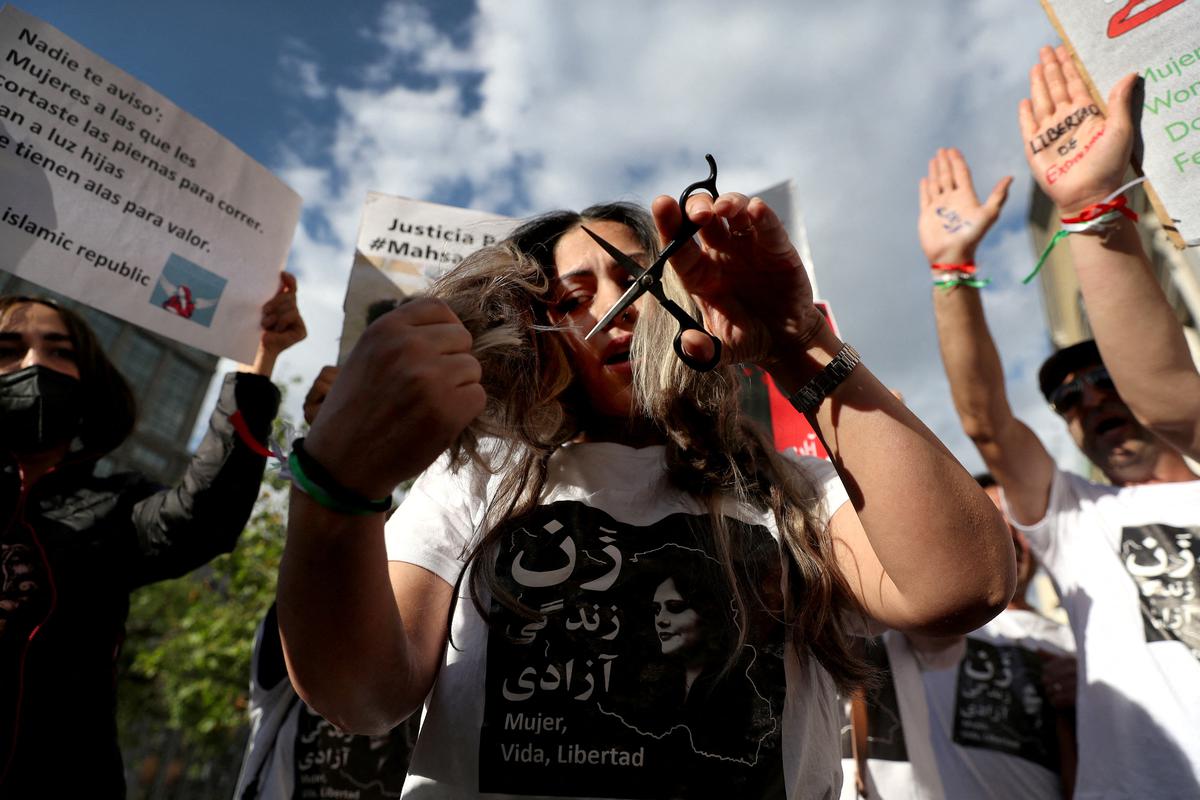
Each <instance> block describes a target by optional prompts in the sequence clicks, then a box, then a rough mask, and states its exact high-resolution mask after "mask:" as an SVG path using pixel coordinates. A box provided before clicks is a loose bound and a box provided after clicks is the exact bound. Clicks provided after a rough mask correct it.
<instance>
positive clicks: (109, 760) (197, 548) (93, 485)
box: [0, 273, 305, 798]
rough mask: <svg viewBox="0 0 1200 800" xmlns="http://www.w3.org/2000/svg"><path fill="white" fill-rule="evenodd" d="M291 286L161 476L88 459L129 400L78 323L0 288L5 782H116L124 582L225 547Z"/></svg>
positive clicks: (71, 788) (125, 430)
mask: <svg viewBox="0 0 1200 800" xmlns="http://www.w3.org/2000/svg"><path fill="white" fill-rule="evenodd" d="M295 290H296V284H295V279H294V278H292V277H291V276H290V275H287V274H286V273H285V274H284V275H283V276H282V278H281V283H280V288H279V290H278V292H277V293H276V295H275V296H274V297H273V298H272V299H271V300H270V301H268V302H267V303H266V304H265V305H264V306H263V318H262V333H261V337H260V341H259V348H258V353H257V356H256V358H255V362H254V364H253V365H246V366H244V367H243V368H242V371H239V372H236V373H234V374H231V375H228V376H226V378H225V381H224V383H223V385H222V388H221V392H220V395H219V397H218V400H217V407H216V409H215V410H214V411H213V415H212V418H211V420H210V422H209V430H208V433H207V434H206V436H205V437H204V440H203V441H202V442H201V443H200V446H199V447H198V449H197V450H196V453H195V455H194V456H193V458H192V460H191V462H190V463H189V465H188V468H187V471H186V472H185V474H184V477H183V479H182V481H181V482H180V483H179V484H178V485H177V486H175V487H173V488H170V489H164V488H162V487H161V486H158V485H155V484H154V483H152V482H151V481H149V480H148V479H146V478H145V477H143V476H141V475H138V474H134V473H117V474H112V475H107V476H103V477H101V476H99V475H97V474H95V472H94V468H95V466H96V462H97V460H98V459H99V458H101V457H102V456H103V455H104V454H105V453H108V452H110V451H111V450H113V449H114V448H116V447H117V446H118V445H119V444H120V443H121V442H122V441H123V440H124V439H125V438H126V437H127V436H128V435H129V433H130V432H131V431H132V429H133V426H134V422H135V404H134V398H133V394H132V392H131V391H130V388H129V386H128V384H127V383H126V382H125V380H124V379H123V378H122V377H121V375H120V373H119V372H118V371H117V370H116V368H115V367H114V366H113V365H112V363H111V362H110V361H109V360H108V358H107V357H106V356H105V354H104V352H103V350H102V349H101V348H100V345H99V343H98V341H97V340H96V338H95V336H94V334H93V333H92V332H91V330H90V328H89V327H88V325H87V323H86V322H84V320H83V319H82V318H81V317H80V316H78V315H77V314H75V313H74V312H72V311H71V310H69V309H67V308H63V307H61V306H59V305H57V304H56V303H54V302H53V301H50V300H46V299H41V298H32V297H19V296H8V297H2V298H0V796H3V797H6V798H7V797H13V798H17V797H96V798H117V797H124V796H125V781H124V771H123V767H122V763H121V754H120V750H119V748H118V743H117V735H116V734H117V732H116V720H115V706H116V692H115V675H114V672H113V671H114V668H115V665H116V661H117V656H118V653H119V651H120V648H121V643H122V640H123V638H124V623H125V618H126V616H127V614H128V611H129V593H130V592H131V591H133V590H134V589H136V588H138V587H139V586H144V585H146V584H149V583H153V582H155V581H159V580H164V579H167V578H173V577H178V576H180V575H183V574H184V573H186V572H188V571H190V570H192V569H194V568H196V567H198V566H200V565H202V564H204V563H206V562H207V561H209V560H211V559H212V558H213V557H215V556H217V555H219V554H221V553H224V552H228V551H230V550H232V549H233V547H234V544H235V543H236V541H237V537H238V535H239V534H240V532H241V530H242V528H243V527H244V525H245V523H246V521H247V520H248V519H249V516H250V513H251V510H252V508H253V506H254V502H255V500H256V499H257V497H258V490H259V484H260V481H261V479H262V474H263V468H264V466H265V463H266V459H265V458H264V455H263V452H264V447H263V445H262V444H261V443H262V442H265V441H266V439H267V436H268V434H269V432H270V424H271V420H272V419H273V417H274V416H275V412H276V410H277V408H278V404H279V391H278V390H277V389H276V388H275V387H274V385H272V383H271V381H270V377H269V376H270V374H271V371H272V369H273V367H274V364H275V359H276V357H277V356H278V355H279V353H280V352H282V351H283V350H284V349H286V348H287V347H289V346H291V345H292V344H294V343H295V342H298V341H300V340H301V339H303V338H304V335H305V328H304V322H303V320H302V319H301V317H300V315H299V312H298V310H297V309H296V302H295Z"/></svg>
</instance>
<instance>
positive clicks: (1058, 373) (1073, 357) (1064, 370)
mask: <svg viewBox="0 0 1200 800" xmlns="http://www.w3.org/2000/svg"><path fill="white" fill-rule="evenodd" d="M1103 363H1104V360H1103V359H1101V358H1100V350H1099V348H1097V347H1096V342H1095V340H1094V339H1088V340H1087V341H1086V342H1080V343H1079V344H1073V345H1071V346H1070V347H1064V348H1063V349H1062V350H1059V351H1058V352H1057V353H1054V354H1053V355H1051V356H1050V357H1049V358H1047V359H1046V361H1045V363H1043V364H1042V368H1041V369H1039V370H1038V386H1039V387H1040V388H1041V390H1042V396H1043V397H1045V398H1046V402H1050V393H1051V392H1053V391H1054V390H1055V389H1057V388H1058V387H1059V386H1061V385H1062V382H1063V378H1065V377H1067V375H1069V374H1070V373H1072V372H1076V371H1077V370H1079V369H1081V368H1082V367H1093V366H1096V365H1098V364H1103Z"/></svg>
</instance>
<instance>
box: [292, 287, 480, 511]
mask: <svg viewBox="0 0 1200 800" xmlns="http://www.w3.org/2000/svg"><path fill="white" fill-rule="evenodd" d="M471 343H472V339H471V334H470V333H469V332H468V331H467V329H466V328H465V327H463V324H462V323H461V322H459V320H458V317H456V316H454V313H453V312H452V311H451V310H450V309H449V307H448V306H447V305H446V304H445V303H443V302H442V301H440V300H433V299H430V298H419V299H415V300H412V301H410V302H408V303H405V304H404V305H402V306H400V307H399V308H397V309H396V310H394V311H389V312H388V313H387V314H384V315H383V316H382V317H380V318H379V319H377V320H375V322H373V323H371V324H370V325H369V326H368V327H367V330H366V332H365V333H363V335H362V338H361V339H359V340H358V343H357V344H356V345H355V346H354V350H352V351H351V353H350V356H349V358H347V360H346V363H345V364H344V365H343V366H342V367H341V370H340V372H339V373H338V375H337V380H336V381H334V383H333V386H332V387H331V388H330V390H329V394H328V395H327V396H326V397H325V399H324V402H323V403H322V404H321V409H320V414H318V415H317V416H316V419H315V421H314V422H313V426H312V428H311V430H310V431H309V434H308V437H307V439H306V440H305V449H307V450H308V452H309V454H310V455H312V457H313V458H314V459H316V460H317V461H318V462H319V463H320V464H321V466H323V467H324V468H325V469H326V470H328V471H329V472H330V473H332V474H333V476H334V477H335V478H337V480H338V481H339V482H340V483H341V484H342V485H343V486H345V487H346V488H348V489H351V490H353V491H355V492H358V493H359V494H361V495H362V496H364V497H369V498H378V497H386V496H387V495H388V494H390V493H391V491H392V489H394V488H395V487H396V485H397V484H399V483H400V482H401V481H403V480H406V479H408V478H411V477H413V476H414V475H417V474H418V473H419V472H421V471H422V470H423V469H425V467H427V466H429V465H430V464H432V463H433V461H434V459H436V458H437V457H438V455H440V454H441V452H442V451H443V450H445V449H446V448H447V447H448V446H449V445H450V443H451V441H452V440H453V439H454V437H455V436H457V435H458V434H459V433H460V432H461V431H462V430H463V428H465V427H466V426H467V424H468V423H469V422H471V420H473V419H475V417H477V416H479V414H480V413H481V412H482V411H483V408H484V404H485V403H486V400H487V396H486V395H485V393H484V390H483V386H481V385H480V383H479V380H480V377H481V374H482V370H481V368H480V365H479V362H478V361H477V360H476V359H475V357H474V356H472V355H471Z"/></svg>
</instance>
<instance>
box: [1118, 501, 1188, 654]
mask: <svg viewBox="0 0 1200 800" xmlns="http://www.w3.org/2000/svg"><path fill="white" fill-rule="evenodd" d="M1198 534H1200V529H1196V528H1173V527H1171V526H1170V525H1145V526H1141V527H1137V528H1124V529H1122V531H1121V563H1122V564H1124V565H1125V569H1126V570H1128V572H1129V574H1130V575H1132V576H1133V580H1134V582H1135V583H1136V584H1137V587H1138V596H1139V597H1140V598H1141V601H1142V620H1143V622H1144V623H1145V630H1146V641H1147V642H1159V641H1165V640H1174V641H1179V642H1183V643H1184V644H1185V645H1187V646H1188V648H1189V649H1190V650H1191V651H1192V655H1194V656H1195V657H1196V658H1197V660H1200V598H1197V588H1200V587H1198V586H1197V584H1198V583H1200V574H1198V573H1197V570H1196V553H1197V549H1200V539H1198V538H1197V535H1198Z"/></svg>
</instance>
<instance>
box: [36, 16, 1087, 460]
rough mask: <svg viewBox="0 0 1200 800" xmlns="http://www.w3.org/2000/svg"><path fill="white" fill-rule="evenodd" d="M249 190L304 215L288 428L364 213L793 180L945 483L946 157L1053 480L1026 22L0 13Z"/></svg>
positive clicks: (841, 292)
mask: <svg viewBox="0 0 1200 800" xmlns="http://www.w3.org/2000/svg"><path fill="white" fill-rule="evenodd" d="M18 6H19V7H21V8H23V9H24V10H25V11H28V12H29V13H32V14H34V15H35V16H39V17H41V18H43V19H45V20H47V21H49V22H50V23H51V24H53V25H55V26H56V27H58V28H60V29H61V30H63V31H64V32H65V33H66V34H67V35H69V36H71V37H73V38H75V39H76V40H78V41H79V42H80V43H82V44H84V45H85V46H87V47H88V48H90V49H92V50H93V51H95V52H97V53H98V54H99V55H101V56H102V57H104V58H105V59H107V60H109V61H111V62H113V63H114V64H116V65H117V66H119V67H121V68H122V69H124V70H125V71H127V72H129V73H130V74H132V75H134V76H135V77H137V78H139V79H141V80H143V81H145V82H146V83H148V84H150V85H151V86H153V87H154V88H155V89H157V90H158V91H159V92H161V93H162V94H164V95H166V96H167V97H169V98H171V99H172V100H173V101H174V102H176V103H177V104H178V105H179V106H181V107H182V108H184V109H185V110H187V111H189V112H190V113H192V114H193V115H195V116H197V117H199V118H200V119H202V120H204V121H205V122H207V123H208V124H209V125H211V126H212V127H213V128H215V129H216V130H217V131H219V132H220V133H222V134H223V135H225V136H226V137H228V138H229V139H231V140H232V141H233V142H234V143H235V144H237V145H238V146H239V147H240V148H242V149H243V150H244V151H245V152H247V153H248V154H249V155H250V156H252V157H253V158H255V159H257V160H258V161H260V162H261V163H263V164H264V165H266V166H267V167H268V168H269V169H271V170H273V171H274V172H275V173H276V174H277V175H279V176H280V177H281V178H282V179H283V180H285V181H286V182H287V183H288V184H290V185H291V186H292V188H294V189H295V190H296V191H297V192H298V193H299V194H300V195H301V196H302V197H303V199H304V210H303V214H302V219H301V225H300V229H299V230H298V231H297V233H296V238H295V243H294V247H293V251H292V256H291V260H290V265H289V269H291V270H292V271H293V272H295V273H296V274H297V275H298V277H299V280H300V298H301V307H302V310H303V312H304V314H305V317H306V319H307V321H308V325H309V331H310V333H309V338H308V340H307V341H305V342H304V343H303V344H301V345H299V346H297V347H296V348H294V349H293V350H292V351H290V352H289V353H288V354H287V355H286V356H285V359H284V360H283V361H282V362H281V365H280V367H279V368H278V372H277V377H280V378H287V377H289V376H299V377H301V378H302V379H303V381H305V384H304V385H298V386H296V387H295V388H293V389H292V390H291V395H292V396H291V398H290V402H289V407H290V408H292V409H293V412H294V411H295V410H296V409H297V408H298V403H299V400H300V397H301V396H302V395H303V393H304V391H305V389H306V382H307V381H308V380H310V379H311V377H312V376H313V375H314V374H315V373H316V371H317V369H318V368H319V367H320V366H321V365H323V364H326V363H332V361H333V359H334V357H335V355H336V352H337V341H336V337H337V334H338V331H339V329H340V324H341V300H342V295H343V292H344V288H345V281H346V277H347V275H348V272H349V267H350V263H351V259H352V254H353V243H354V239H355V233H356V230H357V226H358V219H359V213H360V209H361V204H362V200H363V198H364V196H365V195H366V193H367V192H368V191H380V192H385V193H389V194H395V195H402V196H405V197H412V198H417V199H423V200H431V201H436V202H440V203H447V204H451V205H460V206H468V207H473V208H479V209H483V210H487V211H491V212H495V213H499V214H506V215H513V216H522V215H528V214H533V213H537V212H540V211H544V210H548V209H551V208H558V207H575V208H578V207H581V206H583V205H585V204H588V203H591V202H594V201H598V200H607V199H614V198H619V199H628V200H634V201H640V202H648V201H649V200H650V199H651V198H653V197H654V196H655V195H657V194H661V193H666V194H676V193H678V191H679V190H680V189H681V188H682V187H683V186H684V185H685V184H687V183H690V182H691V181H693V180H695V179H697V178H698V177H702V173H703V172H704V164H703V156H704V153H706V152H711V153H713V154H715V155H716V157H717V160H718V163H719V165H720V169H721V180H720V185H721V186H722V188H723V189H727V190H728V189H735V188H736V189H738V190H741V191H747V192H752V191H754V190H756V189H761V188H764V187H766V186H769V185H772V184H775V183H777V182H779V181H782V180H786V179H791V180H792V181H794V183H795V186H796V190H797V200H798V202H799V203H800V205H801V206H802V209H803V213H804V217H805V221H806V223H807V227H808V234H809V239H810V242H811V249H812V255H813V261H814V265H815V269H816V273H817V280H818V285H819V289H820V294H821V295H822V296H823V297H825V298H826V299H827V300H829V301H830V303H831V304H832V306H833V309H834V313H835V315H836V316H837V318H838V321H839V323H840V325H841V329H842V334H843V336H844V337H845V338H846V339H847V340H848V341H850V342H852V343H853V344H855V345H856V346H857V347H858V349H859V350H860V351H861V352H862V354H863V356H864V359H865V361H866V363H867V364H869V366H870V367H871V369H872V370H873V371H874V372H875V373H876V374H878V375H879V376H880V377H881V378H882V379H883V380H884V381H885V382H886V383H887V384H888V385H889V386H892V387H894V388H896V389H898V390H900V391H901V392H903V393H904V395H905V397H906V399H907V401H908V402H909V404H910V405H911V406H912V407H913V408H914V409H915V410H916V412H917V413H918V414H919V415H920V416H921V417H922V418H923V419H924V420H925V421H926V422H927V423H928V424H929V425H930V426H931V427H932V428H933V429H934V430H935V431H936V432H937V433H938V435H939V436H941V437H942V439H943V440H944V441H946V443H947V444H948V445H949V446H950V447H951V448H952V449H953V450H954V452H955V453H956V454H957V455H958V456H959V458H960V459H962V460H963V462H964V463H965V464H966V465H967V466H968V468H971V469H976V468H978V467H979V466H980V461H979V458H978V456H977V455H976V454H975V452H974V449H973V448H972V447H971V446H970V443H969V442H967V440H966V439H965V438H964V437H963V436H962V434H961V432H960V431H959V428H958V424H957V420H956V418H955V416H954V413H953V409H952V407H951V404H950V398H949V393H948V389H947V387H946V383H945V379H944V377H943V375H942V371H941V367H940V363H939V361H938V358H937V350H936V343H935V340H934V333H933V321H932V317H931V311H930V299H929V277H928V269H927V266H926V264H925V261H924V259H923V256H922V255H921V252H920V249H919V247H918V245H917V240H916V234H915V220H916V215H917V192H916V185H917V180H918V179H919V178H920V176H921V175H922V174H923V173H924V172H925V169H926V164H927V161H928V158H929V156H930V155H931V154H932V153H933V151H934V150H935V149H936V148H937V147H939V146H957V147H960V148H961V149H962V150H963V151H964V152H965V154H966V156H967V158H968V160H969V161H970V162H971V164H972V166H973V167H974V170H975V174H976V182H977V184H978V187H979V188H980V190H981V191H982V192H986V191H987V190H988V189H990V187H991V185H992V184H993V183H994V182H995V181H996V180H997V179H998V178H1000V177H1001V176H1003V175H1007V174H1011V175H1014V176H1015V177H1016V182H1015V184H1014V186H1013V190H1012V193H1011V195H1010V199H1009V203H1008V206H1007V207H1006V209H1005V212H1004V215H1003V217H1002V218H1001V222H1000V224H999V225H998V226H997V228H995V229H994V230H993V231H992V233H991V234H990V236H989V241H988V242H987V243H986V245H985V247H984V248H983V250H982V251H981V253H980V256H979V263H980V265H981V268H982V269H983V270H984V271H985V272H986V273H987V274H988V275H989V276H990V277H992V278H993V280H994V281H995V283H994V284H993V286H992V287H991V288H990V289H988V290H987V295H986V300H985V302H986V305H987V309H988V312H989V318H990V321H991V323H992V328H993V331H994V332H995V334H996V336H997V339H998V342H999V346H1000V350H1001V354H1002V356H1003V358H1004V361H1005V364H1006V368H1007V373H1008V377H1009V383H1010V388H1009V395H1010V398H1011V401H1012V403H1013V405H1014V407H1015V409H1016V411H1017V413H1018V415H1019V416H1021V417H1022V418H1023V419H1025V420H1026V421H1027V422H1028V423H1029V424H1030V425H1031V426H1033V427H1034V429H1035V430H1036V431H1037V432H1038V433H1039V435H1041V436H1042V438H1043V440H1044V441H1045V442H1046V443H1047V445H1048V446H1049V447H1050V449H1051V451H1052V452H1053V453H1055V454H1056V455H1057V456H1059V457H1060V458H1061V459H1063V461H1064V463H1067V464H1074V463H1075V461H1074V452H1073V448H1072V447H1071V446H1070V443H1069V439H1068V438H1067V436H1066V432H1065V429H1064V428H1063V426H1062V425H1061V423H1059V422H1058V421H1057V419H1056V418H1055V417H1054V416H1053V415H1052V414H1051V413H1050V412H1049V411H1048V410H1047V409H1045V407H1044V404H1043V402H1042V400H1041V397H1040V395H1039V394H1038V392H1037V389H1036V387H1035V385H1034V380H1033V377H1034V374H1035V373H1036V369H1037V365H1038V364H1039V363H1040V362H1041V360H1042V359H1043V358H1044V357H1045V356H1046V355H1047V353H1048V340H1047V335H1046V330H1045V325H1044V321H1043V313H1042V306H1041V297H1040V294H1039V291H1038V290H1037V289H1036V288H1034V287H1023V286H1021V285H1020V277H1021V276H1022V275H1024V274H1025V273H1026V272H1027V271H1028V270H1029V268H1030V266H1031V265H1032V263H1033V260H1034V254H1033V251H1032V243H1031V239H1030V236H1029V233H1028V232H1027V231H1026V229H1025V227H1024V219H1025V215H1026V213H1027V207H1028V197H1029V191H1030V185H1031V181H1030V179H1029V175H1028V172H1027V169H1026V167H1025V163H1024V159H1023V157H1022V151H1021V140H1020V137H1019V135H1018V132H1017V124H1016V106H1017V102H1018V100H1020V98H1021V97H1023V96H1024V94H1025V93H1026V91H1027V72H1028V68H1029V66H1030V65H1031V64H1033V63H1034V61H1035V60H1036V57H1037V48H1038V47H1039V46H1040V45H1042V44H1045V43H1048V42H1052V41H1054V36H1055V35H1054V32H1053V30H1052V28H1051V27H1050V25H1049V24H1048V22H1047V21H1046V18H1045V15H1044V13H1043V12H1042V10H1041V7H1040V5H1039V4H1038V2H1036V0H1004V2H996V1H995V0H910V2H903V3H898V2H891V1H890V0H858V2H850V3H818V2H813V1H812V0H802V1H801V0H792V1H790V2H783V1H782V0H780V1H779V2H742V3H719V4H718V3H715V2H708V1H707V0H689V1H688V2H674V1H673V0H670V1H666V2H646V0H603V1H602V2H597V1H595V0H592V1H590V2H575V1H574V0H509V1H508V2H502V0H479V1H478V2H476V3H472V2H470V0H449V1H447V0H427V2H415V1H413V0H408V1H406V2H390V3H389V2H378V1H377V0H372V1H371V2H354V3H349V2H346V3H336V4H335V3H322V4H318V3H296V2H289V3H285V2H282V1H281V0H256V2H244V1H243V2H233V1H232V0H220V1H219V2H218V1H217V0H210V1H209V2H204V3H181V2H155V3H152V2H134V1H133V0H108V1H107V2H104V3H96V2H94V1H93V0H25V2H24V3H18Z"/></svg>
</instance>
